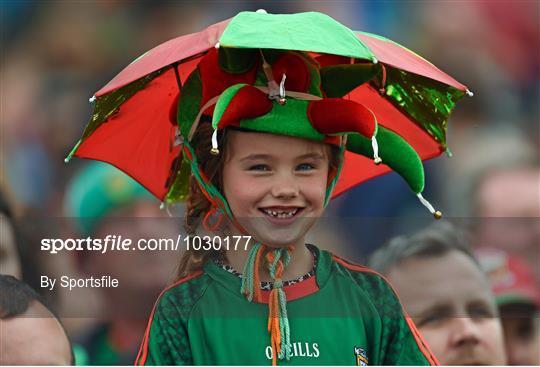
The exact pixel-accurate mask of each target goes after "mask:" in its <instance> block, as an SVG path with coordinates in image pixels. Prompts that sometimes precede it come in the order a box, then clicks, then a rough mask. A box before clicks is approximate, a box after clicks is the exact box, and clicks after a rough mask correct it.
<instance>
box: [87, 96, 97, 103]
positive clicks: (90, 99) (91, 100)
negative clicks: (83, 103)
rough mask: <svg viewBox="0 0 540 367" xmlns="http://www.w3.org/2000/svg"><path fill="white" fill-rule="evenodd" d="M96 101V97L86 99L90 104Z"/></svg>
mask: <svg viewBox="0 0 540 367" xmlns="http://www.w3.org/2000/svg"><path fill="white" fill-rule="evenodd" d="M95 100H96V96H92V97H90V98H88V102H90V103H92V102H94V101H95Z"/></svg>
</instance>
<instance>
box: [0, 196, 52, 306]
mask: <svg viewBox="0 0 540 367" xmlns="http://www.w3.org/2000/svg"><path fill="white" fill-rule="evenodd" d="M7 191H8V190H5V189H4V188H3V187H2V186H0V233H1V235H0V274H7V275H13V276H14V277H15V278H17V279H21V280H23V281H24V282H25V283H27V284H28V285H29V286H30V287H32V288H34V289H37V290H38V293H40V294H41V296H43V297H45V298H46V300H47V301H48V302H49V303H52V304H54V303H55V301H56V299H54V297H53V295H51V294H45V292H43V291H42V290H41V288H39V276H40V275H41V274H43V270H44V267H43V264H42V263H41V261H40V258H39V256H38V255H39V254H37V253H36V251H33V248H32V246H31V243H30V242H31V241H29V240H28V236H27V233H23V231H22V228H21V225H20V223H19V220H18V219H17V218H16V217H15V213H14V212H13V210H12V207H11V205H10V200H8V196H7V195H6V192H7Z"/></svg>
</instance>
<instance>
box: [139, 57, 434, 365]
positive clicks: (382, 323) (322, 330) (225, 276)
mask: <svg viewBox="0 0 540 367" xmlns="http://www.w3.org/2000/svg"><path fill="white" fill-rule="evenodd" d="M340 67H342V68H343V70H344V71H345V72H347V71H350V73H349V77H348V78H346V80H345V79H343V78H342V79H339V80H337V79H336V78H329V77H328V75H331V74H329V73H330V71H329V69H327V68H324V67H321V65H320V63H319V62H318V61H317V60H315V59H313V58H312V57H311V56H310V55H308V54H306V53H301V52H290V51H276V50H265V51H260V52H257V53H249V52H246V51H242V52H241V51H235V50H230V49H229V50H228V51H227V50H224V49H222V50H219V51H217V50H213V51H212V52H210V53H208V54H207V55H206V56H205V57H204V59H203V60H202V61H201V62H200V64H199V66H198V68H197V69H196V70H195V71H194V72H193V73H192V74H191V76H190V77H189V79H188V80H187V81H186V83H185V85H184V88H183V90H182V96H181V98H180V100H179V103H178V123H179V126H180V129H181V132H182V136H183V137H184V159H185V161H186V162H188V163H189V164H190V166H191V171H192V177H191V182H190V191H189V195H188V202H187V215H186V229H187V231H188V233H190V234H192V235H196V234H200V232H199V231H198V230H199V227H200V226H201V225H202V226H203V227H204V228H206V229H207V230H208V231H212V232H213V233H212V235H218V234H219V235H220V236H221V237H222V239H225V238H226V236H228V237H229V238H230V239H231V241H230V244H231V245H230V246H229V247H228V248H226V247H225V246H223V247H222V248H220V249H219V250H212V251H202V250H199V251H196V250H194V249H190V250H188V251H187V252H186V253H185V254H184V256H183V258H182V260H181V264H180V269H179V280H178V281H177V282H176V283H175V284H173V285H172V286H170V287H169V288H167V289H166V290H164V291H163V293H162V294H161V296H160V297H159V299H158V301H157V303H156V305H155V307H154V310H153V312H152V315H151V317H150V320H149V323H148V328H147V331H146V334H145V336H144V340H143V343H142V346H141V349H140V352H139V355H138V358H137V364H141V365H142V364H150V365H155V364H158V365H162V364H167V365H173V364H182V365H224V364H225V365H269V364H273V365H276V364H282V365H306V364H307V365H354V364H356V365H368V364H373V365H401V364H407V365H426V364H435V363H436V360H435V358H434V357H433V356H432V355H431V353H430V352H429V350H428V348H427V346H426V345H425V343H424V342H423V341H422V339H421V337H420V336H419V334H418V332H417V330H416V328H415V327H414V325H413V324H412V322H411V321H410V320H409V318H408V317H406V316H405V315H404V311H403V309H402V307H401V305H400V302H399V300H398V298H397V296H396V294H395V293H394V292H393V290H392V289H391V287H390V286H389V285H388V283H387V282H386V281H385V280H384V279H383V278H382V277H381V276H380V275H378V274H377V273H375V272H373V271H371V270H370V269H368V268H365V267H362V266H357V265H354V264H351V263H349V262H347V261H345V260H343V259H341V258H339V257H337V256H335V255H332V254H331V253H329V252H327V251H324V250H322V249H320V248H318V247H316V246H314V245H310V244H306V242H305V236H306V233H307V232H308V231H309V229H310V228H311V227H312V226H313V224H314V223H315V221H316V220H317V218H318V217H320V216H321V215H322V213H323V211H324V208H325V206H326V204H327V203H328V201H329V199H330V197H331V193H332V189H333V187H334V185H335V183H336V181H337V178H338V177H339V171H340V168H341V165H342V163H343V154H344V151H345V149H349V150H351V151H355V152H357V153H359V154H363V155H366V156H370V157H373V158H374V159H375V161H376V162H377V163H379V162H380V160H381V158H382V160H383V161H384V162H385V164H388V165H389V166H391V167H393V168H396V167H397V170H398V171H399V170H400V169H401V170H402V169H403V167H404V166H406V170H407V172H409V173H410V172H413V171H414V170H415V169H416V166H414V165H415V164H416V163H417V162H418V157H417V156H415V155H414V153H413V152H414V151H413V150H412V148H410V146H408V145H407V144H406V143H405V142H404V141H403V140H402V139H401V138H400V137H399V136H398V135H396V134H394V133H392V132H391V131H389V130H386V129H384V128H382V127H380V126H379V127H378V126H377V122H376V118H375V116H374V115H373V114H372V113H371V111H369V110H368V109H367V108H365V107H364V106H362V105H360V104H357V103H355V102H352V101H349V100H345V99H343V98H341V97H343V96H344V95H346V94H347V93H348V92H349V91H350V90H352V89H354V88H355V87H356V86H358V85H360V84H362V83H364V82H366V81H367V80H369V79H371V78H372V77H373V76H375V74H376V73H377V69H376V68H374V69H373V70H367V69H366V68H365V67H364V66H361V67H363V69H362V70H361V71H362V72H358V71H359V68H358V66H357V65H341V66H340ZM341 75H343V74H341ZM214 103H215V106H214ZM210 118H211V122H210ZM375 136H376V137H377V140H376V139H375ZM379 145H380V146H381V157H379V155H378V147H379ZM398 150H399V154H391V152H393V151H398ZM387 152H390V153H387ZM410 162H413V163H410ZM234 236H250V238H251V240H250V241H249V242H248V243H247V245H246V244H245V242H243V243H241V245H240V246H238V247H237V248H234V247H233V246H232V244H233V242H234V241H232V238H234ZM223 243H225V242H223Z"/></svg>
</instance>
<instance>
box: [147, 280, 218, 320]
mask: <svg viewBox="0 0 540 367" xmlns="http://www.w3.org/2000/svg"><path fill="white" fill-rule="evenodd" d="M210 282H211V279H210V278H209V277H208V275H207V274H205V273H204V271H203V270H197V271H194V272H193V273H191V274H189V275H188V276H186V277H183V278H180V279H177V280H176V281H175V282H173V283H172V284H171V285H169V286H168V287H167V288H165V289H164V290H163V291H162V292H161V294H160V295H159V297H158V299H157V301H156V304H155V306H154V308H155V311H161V312H163V311H165V312H166V313H170V312H171V311H172V310H174V312H175V313H177V314H187V313H189V312H190V311H191V309H192V308H193V306H194V305H195V304H196V303H197V302H198V301H199V300H200V298H201V297H202V295H203V294H204V292H205V290H206V288H207V287H208V285H209V284H210Z"/></svg>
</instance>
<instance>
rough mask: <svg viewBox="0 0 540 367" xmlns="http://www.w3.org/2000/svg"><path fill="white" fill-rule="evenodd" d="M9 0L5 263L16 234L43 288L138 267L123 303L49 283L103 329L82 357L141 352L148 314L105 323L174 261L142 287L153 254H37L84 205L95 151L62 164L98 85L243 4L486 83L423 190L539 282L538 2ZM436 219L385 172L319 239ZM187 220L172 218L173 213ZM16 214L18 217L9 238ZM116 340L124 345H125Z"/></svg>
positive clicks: (4, 68)
mask: <svg viewBox="0 0 540 367" xmlns="http://www.w3.org/2000/svg"><path fill="white" fill-rule="evenodd" d="M0 6H1V8H0V10H1V24H0V26H1V37H2V38H1V52H0V58H1V59H0V60H1V61H0V67H1V78H0V88H1V97H0V98H1V102H0V103H1V104H0V120H1V130H0V132H1V155H0V168H1V179H0V187H1V190H2V191H3V193H4V194H5V196H6V197H7V201H8V202H9V204H10V206H11V213H10V214H9V215H8V214H6V213H3V214H2V216H1V219H2V235H1V238H0V240H1V242H2V245H1V247H2V248H1V250H2V252H1V256H2V259H0V263H1V264H2V269H1V271H0V272H2V273H7V272H8V270H6V269H8V263H7V260H6V259H7V258H8V255H10V254H11V253H12V252H13V250H10V249H9V248H8V249H6V247H7V245H6V243H8V242H10V241H11V242H10V243H12V244H14V245H13V246H16V247H18V250H17V251H15V253H18V254H19V255H18V256H19V257H20V262H21V265H22V266H21V267H22V269H21V270H19V272H18V273H17V271H15V273H16V274H15V275H19V276H22V277H23V279H24V280H25V281H27V282H28V283H29V284H30V285H32V286H33V287H35V288H38V286H39V284H38V283H37V282H38V276H39V275H41V274H53V275H54V274H74V275H76V274H83V273H85V272H86V273H89V272H92V271H95V270H96V269H98V268H99V266H102V267H101V268H99V269H101V270H103V272H104V273H106V272H107V271H112V270H110V269H113V268H115V267H125V268H129V269H130V270H131V273H129V272H128V271H126V272H125V274H124V276H126V278H129V277H132V278H133V279H136V280H133V284H134V285H133V289H130V290H127V291H126V294H124V295H123V296H122V297H124V300H123V301H122V297H118V295H117V296H116V298H118V299H111V297H112V298H115V297H114V296H112V295H111V294H108V295H98V294H97V292H94V293H92V292H91V294H84V295H79V296H74V295H73V294H65V293H62V292H57V293H54V294H53V296H51V294H49V293H47V294H45V296H46V297H50V298H51V302H53V304H54V305H55V307H56V308H57V310H59V313H60V315H61V316H62V315H64V316H66V317H65V322H64V324H65V326H66V328H67V330H68V333H69V334H70V336H71V337H73V338H75V339H77V340H83V341H82V342H81V344H85V343H86V345H90V344H88V342H87V341H88V340H89V339H92V338H93V339H92V340H93V341H92V343H94V344H92V346H91V347H92V348H95V351H94V352H93V353H94V354H100V355H102V358H101V359H95V360H87V363H100V364H115V363H125V364H127V363H130V362H129V358H130V357H131V356H132V354H133V345H135V344H137V345H138V343H139V341H140V339H141V336H142V331H141V330H144V324H145V323H146V320H143V317H138V322H136V324H137V325H133V322H122V321H121V320H120V321H118V320H116V321H115V324H114V325H115V326H114V327H113V328H110V327H109V326H110V324H111V322H110V320H109V319H107V312H105V311H103V310H104V309H107V307H119V305H124V304H126V305H127V304H130V303H132V302H131V301H129V300H130V298H129V297H131V296H132V297H134V298H137V297H144V298H145V299H146V300H147V301H148V300H150V301H151V300H153V299H154V298H155V296H156V295H157V294H158V292H159V290H160V289H162V288H163V287H164V286H165V285H166V284H167V283H169V282H170V281H171V280H172V279H173V278H174V273H175V266H176V262H177V260H178V259H179V256H178V258H172V256H173V255H170V254H169V256H168V257H167V258H161V259H158V260H155V269H154V270H156V269H162V270H163V269H165V270H164V271H161V272H158V271H157V270H156V273H155V274H158V275H156V276H154V279H155V282H154V284H145V286H144V291H141V292H142V293H137V290H140V289H141V288H140V287H139V288H137V286H136V284H141V283H140V282H143V278H144V277H140V279H139V278H136V277H137V275H140V274H141V270H142V269H145V271H148V272H151V271H152V269H151V266H148V267H147V265H146V264H145V261H147V259H132V260H129V259H126V258H116V259H109V260H108V264H105V265H103V264H102V265H99V266H98V265H96V264H95V263H91V262H90V261H96V260H93V259H90V260H89V259H82V260H81V259H79V258H74V257H75V256H74V255H73V256H71V257H65V256H64V257H61V256H56V257H55V256H50V255H49V256H45V255H46V254H42V253H40V251H39V241H40V239H41V238H43V236H44V233H49V234H55V237H60V238H62V237H66V236H73V235H74V234H76V233H79V232H77V231H78V229H77V228H76V222H77V221H76V220H71V219H70V218H69V217H70V216H72V215H73V213H71V212H69V211H66V200H67V198H66V192H68V187H69V183H70V180H71V179H72V178H73V177H75V176H76V174H77V172H79V171H80V170H81V169H84V168H85V167H86V166H87V165H88V162H85V161H83V160H80V159H73V160H72V161H71V162H70V163H69V164H67V165H66V164H65V163H64V158H65V157H66V155H67V154H68V153H69V151H70V150H71V149H72V147H73V145H74V143H75V142H76V141H77V140H78V139H79V137H80V135H81V133H82V131H83V129H84V127H85V125H86V123H87V122H88V121H89V119H90V114H91V109H92V105H91V104H90V103H89V101H88V99H89V98H90V97H91V96H92V95H93V93H94V92H95V91H97V90H98V89H99V88H100V87H102V86H103V85H105V84H106V83H107V82H108V81H109V80H110V79H112V78H113V77H114V76H115V75H116V74H117V73H118V72H119V71H120V70H122V68H123V67H125V66H126V65H127V64H129V63H130V62H131V61H132V60H134V59H135V58H136V57H137V56H139V55H141V54H142V53H144V52H145V51H147V50H149V49H150V48H153V47H154V46H156V45H158V44H160V43H162V42H164V41H166V40H169V39H171V38H174V37H177V36H179V35H183V34H187V33H194V32H197V31H200V30H202V29H203V28H205V27H206V26H208V25H210V24H213V23H216V22H218V21H221V20H223V19H226V18H230V17H232V16H234V15H235V14H236V13H238V12H239V11H242V10H257V9H259V8H264V9H266V10H267V11H268V12H270V13H292V12H302V11H310V10H314V11H320V12H324V13H326V14H328V15H330V16H332V17H333V18H335V19H336V20H338V21H340V22H341V23H343V24H345V25H347V26H349V27H350V28H352V29H355V30H362V31H367V32H372V33H376V34H380V35H383V36H385V37H388V38H390V39H392V40H395V41H397V42H399V43H401V44H403V45H405V46H407V47H408V48H410V49H411V50H413V51H415V52H417V53H419V54H420V55H422V56H424V57H425V58H426V59H428V60H429V61H431V62H432V63H434V64H435V65H436V66H438V67H439V68H440V69H442V70H443V71H445V72H447V73H448V74H450V75H452V76H453V77H454V78H455V79H457V80H458V81H460V82H462V83H464V84H465V85H467V86H468V87H469V89H470V90H471V91H473V92H474V94H475V95H474V97H472V98H471V97H467V96H465V97H464V98H463V99H462V100H461V101H460V102H459V103H458V104H457V107H456V109H455V111H454V113H453V115H452V116H451V118H450V122H449V129H448V142H449V146H450V149H451V151H452V157H451V158H449V157H446V156H441V157H439V158H436V159H433V160H431V161H429V162H425V167H426V176H427V177H426V186H427V189H426V192H425V193H426V196H427V197H429V199H430V201H431V202H432V203H434V204H436V206H437V207H438V208H440V209H441V210H442V211H443V213H444V215H445V217H446V218H449V219H452V220H453V221H454V222H455V223H457V224H458V225H459V226H461V227H463V228H464V229H465V230H466V231H467V232H468V233H469V234H470V244H471V246H472V247H474V248H482V249H484V248H486V247H487V248H491V249H496V250H500V251H505V252H507V253H510V254H512V256H517V257H520V258H521V259H522V260H523V261H524V262H525V263H526V264H527V266H528V267H529V268H530V269H532V272H533V278H534V281H535V284H534V287H536V288H538V284H539V281H540V266H539V265H540V161H539V160H540V159H539V157H540V156H539V149H540V146H539V144H540V135H539V125H540V124H539V122H540V112H539V98H540V87H539V85H540V84H539V82H540V52H539V51H538V50H539V46H540V3H539V2H538V1H535V0H532V1H512V2H504V1H437V2H423V1H328V2H326V1H315V2H312V1H294V2H293V1H274V2H263V1H182V2H174V1H121V0H116V1H114V0H111V1H81V0H77V1H44V2H42V1H30V0H29V1H11V0H3V1H2V2H1V5H0ZM150 206H151V208H146V207H141V206H138V207H136V208H133V210H132V211H129V212H126V211H125V210H124V211H122V212H119V213H116V214H115V215H116V216H117V217H123V218H125V217H131V216H138V217H148V216H154V215H156V216H163V215H164V213H163V211H161V212H160V211H159V210H154V209H157V208H158V206H159V203H158V202H157V200H156V201H155V202H151V205H150ZM181 212H182V208H176V209H174V212H173V215H175V216H181ZM81 213H82V214H81V215H82V216H84V211H82V212H81ZM165 216H166V215H165ZM432 220H433V219H432V218H431V217H430V216H429V215H428V213H427V212H426V211H425V209H424V208H423V207H422V206H421V205H419V203H418V202H417V200H416V198H415V196H414V195H412V194H411V193H410V192H409V191H408V189H407V186H406V185H405V184H404V182H402V181H401V178H400V177H399V176H397V175H395V174H388V175H386V176H383V177H380V178H377V179H374V180H372V181H370V182H367V183H365V184H363V185H361V186H359V187H357V188H355V189H353V190H351V191H350V192H348V193H346V194H344V195H342V196H340V197H339V198H337V199H336V200H335V201H334V202H333V203H331V205H330V206H329V209H328V211H327V214H326V217H325V218H324V219H323V220H322V221H321V223H320V226H318V227H317V231H316V232H315V234H314V235H312V238H311V240H312V241H313V242H314V243H316V244H318V245H321V246H322V247H326V248H331V249H332V250H333V251H335V252H337V253H340V254H342V255H344V256H346V257H349V258H351V259H352V260H356V261H358V262H364V261H365V260H366V258H367V256H368V255H369V254H370V253H371V252H372V251H373V250H375V249H376V248H377V247H378V246H380V245H381V244H382V243H384V242H386V241H388V240H389V239H390V238H391V237H393V236H395V235H403V234H411V233H413V232H414V231H416V230H419V229H422V228H423V227H425V226H427V225H428V224H429V223H431V222H432ZM180 221H181V219H180V218H176V219H175V223H177V225H178V227H180V224H181V223H180ZM171 225H172V226H173V227H174V225H175V224H174V223H173V224H171ZM8 226H9V228H8ZM11 226H13V228H16V230H15V231H14V232H13V236H12V232H11ZM124 227H126V223H124ZM127 227H129V226H127ZM8 229H9V230H8ZM124 229H125V230H126V231H127V232H129V231H130V229H129V228H124ZM139 229H140V228H139ZM169 229H170V228H169ZM102 231H103V233H106V231H105V229H102ZM160 231H161V229H160ZM109 232H110V228H109ZM12 237H13V238H12ZM130 261H133V262H130ZM88 264H91V266H90V265H88ZM107 266H109V268H107ZM10 269H11V268H10ZM106 269H109V270H106ZM150 274H154V273H150ZM38 290H39V289H38ZM130 291H131V292H132V293H129V292H130ZM111 305H112V306H111ZM144 307H146V308H144ZM144 307H143V310H142V311H140V312H141V313H142V314H144V315H145V316H144V318H146V315H147V314H148V313H147V312H149V309H148V308H149V307H150V306H149V305H146V303H144ZM79 310H81V311H80V312H79V313H78V311H79ZM88 310H92V311H88ZM96 310H99V312H98V311H96ZM67 316H69V317H67ZM90 316H92V317H90ZM117 316H118V313H116V319H119V318H118V317H117ZM537 324H538V322H537ZM103 325H107V326H106V327H105V326H103ZM537 327H538V326H537ZM111 330H112V331H111ZM85 341H86V342H85ZM100 343H101V344H100ZM87 349H88V348H87ZM119 351H120V352H119ZM121 354H125V355H126V356H127V357H126V359H121V358H120V357H118V355H121ZM108 358H109V359H108ZM115 358H116V359H115Z"/></svg>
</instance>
